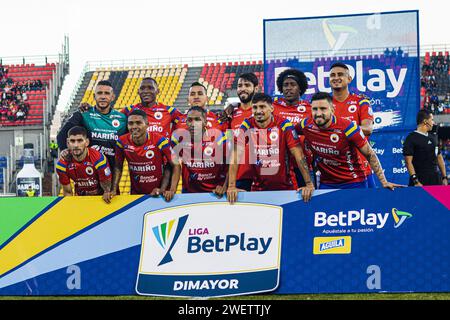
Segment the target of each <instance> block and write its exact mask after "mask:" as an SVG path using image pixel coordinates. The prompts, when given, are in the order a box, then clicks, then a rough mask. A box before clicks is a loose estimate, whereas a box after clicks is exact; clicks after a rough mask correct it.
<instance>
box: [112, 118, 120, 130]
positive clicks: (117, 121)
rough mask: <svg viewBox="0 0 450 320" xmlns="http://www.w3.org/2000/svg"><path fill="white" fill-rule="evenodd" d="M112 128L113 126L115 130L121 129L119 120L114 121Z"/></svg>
mask: <svg viewBox="0 0 450 320" xmlns="http://www.w3.org/2000/svg"><path fill="white" fill-rule="evenodd" d="M112 126H113V127H114V128H117V127H119V126H120V121H119V120H117V119H114V120H113V121H112Z"/></svg>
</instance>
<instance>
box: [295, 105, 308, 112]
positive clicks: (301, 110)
mask: <svg viewBox="0 0 450 320" xmlns="http://www.w3.org/2000/svg"><path fill="white" fill-rule="evenodd" d="M297 111H298V112H302V113H303V112H305V111H306V107H305V106H298V107H297Z"/></svg>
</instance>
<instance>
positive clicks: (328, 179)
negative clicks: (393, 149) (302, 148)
mask: <svg viewBox="0 0 450 320" xmlns="http://www.w3.org/2000/svg"><path fill="white" fill-rule="evenodd" d="M311 106H312V107H311V112H312V118H306V119H303V120H302V121H301V122H300V123H299V124H298V125H297V126H296V130H297V132H298V133H299V134H303V135H304V136H305V141H306V142H307V143H308V144H309V145H310V149H311V151H312V153H313V155H314V157H315V159H316V161H317V167H318V169H319V171H320V186H319V189H353V188H368V181H367V176H366V174H365V171H364V165H363V161H362V160H363V159H361V158H360V156H359V153H358V151H359V152H360V153H361V154H362V155H363V156H364V157H365V158H366V159H367V161H368V162H369V164H370V167H371V168H372V170H373V171H374V172H375V174H376V175H377V177H378V179H379V180H380V182H381V184H382V185H383V188H388V189H391V190H394V188H395V187H403V186H402V185H398V184H395V183H391V182H389V181H387V180H386V177H385V176H384V173H383V168H382V167H381V164H380V161H379V160H378V157H377V155H376V154H375V152H374V151H373V149H372V147H371V146H370V144H369V143H368V142H367V139H366V137H365V135H364V133H363V131H362V130H361V128H360V127H359V126H358V125H357V124H356V123H355V122H353V121H350V120H347V119H344V118H339V117H336V116H335V115H334V108H333V99H332V98H331V96H330V95H329V94H328V93H326V92H318V93H316V94H314V95H313V97H312V98H311Z"/></svg>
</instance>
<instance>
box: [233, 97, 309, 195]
mask: <svg viewBox="0 0 450 320" xmlns="http://www.w3.org/2000/svg"><path fill="white" fill-rule="evenodd" d="M252 110H253V117H252V118H248V119H246V120H244V122H242V125H241V128H240V132H239V134H238V136H237V144H236V145H235V146H234V148H233V153H232V157H231V164H230V168H229V183H228V191H227V198H228V201H229V202H230V203H234V202H235V201H236V200H237V195H238V192H239V191H241V190H239V189H237V188H236V175H237V171H238V168H239V164H240V163H242V162H243V161H246V160H247V159H242V158H243V157H242V155H243V154H244V150H245V147H244V146H245V145H246V144H249V159H248V161H249V163H250V164H251V165H252V167H253V171H254V177H253V183H252V187H251V191H269V190H294V185H293V183H292V180H291V175H290V174H289V166H288V165H287V161H286V159H287V157H288V152H289V153H290V154H291V155H292V156H293V157H294V159H295V162H296V165H297V166H298V168H299V169H300V172H301V174H302V176H303V179H304V180H305V182H306V186H305V187H302V188H299V189H297V191H301V194H302V198H303V200H304V201H305V202H307V201H309V200H310V199H311V196H312V194H313V191H314V185H313V183H312V182H311V178H310V176H309V171H308V164H307V162H306V160H305V156H304V154H303V151H302V149H301V147H300V141H299V139H298V136H297V133H296V132H295V130H294V125H293V124H292V123H291V122H290V121H289V120H285V119H282V118H280V117H277V116H275V115H273V105H272V98H271V97H270V96H268V95H266V94H263V93H256V94H255V95H254V96H253V99H252Z"/></svg>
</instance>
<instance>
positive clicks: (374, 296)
mask: <svg viewBox="0 0 450 320" xmlns="http://www.w3.org/2000/svg"><path fill="white" fill-rule="evenodd" d="M0 300H191V299H180V298H178V299H177V298H163V297H150V296H57V297H55V296H37V297H28V296H26V297H23V296H20V297H17V296H3V297H0ZM208 300H450V292H445V293H353V294H296V295H254V296H235V297H227V298H213V299H208Z"/></svg>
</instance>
